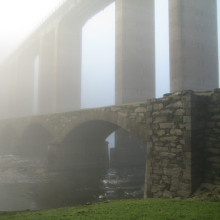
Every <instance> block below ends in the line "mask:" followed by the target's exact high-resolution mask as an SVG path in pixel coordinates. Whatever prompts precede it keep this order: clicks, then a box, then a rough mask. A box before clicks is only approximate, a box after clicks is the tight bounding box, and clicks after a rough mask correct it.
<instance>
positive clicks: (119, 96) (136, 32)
mask: <svg viewBox="0 0 220 220" xmlns="http://www.w3.org/2000/svg"><path fill="white" fill-rule="evenodd" d="M154 36H155V28H154V0H116V98H115V100H116V104H121V103H128V102H136V101H144V100H146V99H149V98H154V96H155V46H154V42H155V39H154Z"/></svg>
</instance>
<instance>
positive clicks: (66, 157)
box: [56, 119, 146, 169]
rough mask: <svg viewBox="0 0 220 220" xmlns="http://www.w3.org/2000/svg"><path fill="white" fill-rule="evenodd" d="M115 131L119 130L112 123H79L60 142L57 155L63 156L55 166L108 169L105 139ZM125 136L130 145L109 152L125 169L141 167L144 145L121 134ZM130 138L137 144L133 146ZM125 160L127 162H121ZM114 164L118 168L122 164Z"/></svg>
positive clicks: (95, 121)
mask: <svg viewBox="0 0 220 220" xmlns="http://www.w3.org/2000/svg"><path fill="white" fill-rule="evenodd" d="M119 128H121V127H120V126H118V125H117V124H115V123H112V122H109V121H105V120H100V119H99V120H89V121H86V122H82V123H81V124H79V125H77V126H75V127H73V128H72V129H71V130H70V131H69V132H68V134H67V135H66V136H65V138H63V140H62V143H61V147H60V150H61V152H59V153H57V155H63V156H62V157H63V159H61V161H60V162H59V163H56V164H60V165H61V166H64V167H65V168H64V167H63V168H64V169H71V168H73V169H75V168H76V169H78V168H80V169H81V168H86V169H87V168H99V167H101V168H106V167H109V163H110V159H109V149H108V142H107V141H106V138H107V137H108V136H109V135H110V134H112V133H113V132H115V131H116V130H117V129H119ZM125 134H126V135H127V136H129V138H130V140H131V142H130V143H126V146H124V145H122V146H119V147H117V149H114V150H111V152H112V153H113V154H112V156H114V160H116V158H117V161H120V160H121V159H123V161H124V163H123V164H124V165H125V164H126V165H128V166H129V165H130V166H134V165H143V166H145V163H146V145H144V143H143V141H141V140H138V138H137V137H136V136H134V135H132V134H131V133H129V132H126V131H125V130H124V135H125ZM131 137H132V138H131ZM134 137H135V140H137V141H135V142H134V141H133V140H134ZM132 145H133V146H132ZM140 146H141V147H140ZM143 146H144V147H143ZM117 154H120V155H117ZM126 159H127V160H128V161H127V162H125V161H126ZM112 161H113V160H112ZM115 164H116V163H115ZM117 164H118V165H119V164H120V165H122V163H117Z"/></svg>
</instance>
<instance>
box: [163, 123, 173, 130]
mask: <svg viewBox="0 0 220 220" xmlns="http://www.w3.org/2000/svg"><path fill="white" fill-rule="evenodd" d="M160 128H162V129H164V128H175V124H174V123H160Z"/></svg>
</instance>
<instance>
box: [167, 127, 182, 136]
mask: <svg viewBox="0 0 220 220" xmlns="http://www.w3.org/2000/svg"><path fill="white" fill-rule="evenodd" d="M170 134H172V135H178V136H179V135H183V131H182V130H181V129H171V130H170Z"/></svg>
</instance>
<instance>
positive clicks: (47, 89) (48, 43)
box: [38, 30, 56, 114]
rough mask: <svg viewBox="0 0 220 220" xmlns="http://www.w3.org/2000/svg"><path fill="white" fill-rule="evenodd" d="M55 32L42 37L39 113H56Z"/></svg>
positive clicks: (49, 32)
mask: <svg viewBox="0 0 220 220" xmlns="http://www.w3.org/2000/svg"><path fill="white" fill-rule="evenodd" d="M55 52H56V49H55V30H50V31H48V32H47V33H45V34H44V35H43V36H42V37H41V42H40V54H39V78H38V113H39V114H45V113H52V112H55V82H56V78H55V77H56V74H55V69H56V53H55Z"/></svg>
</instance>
